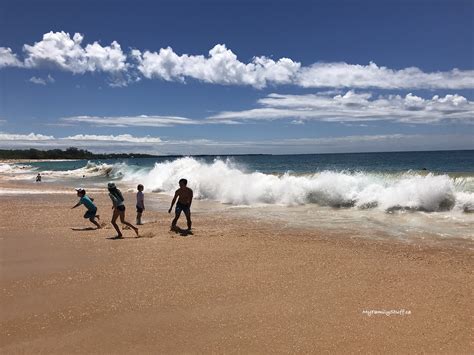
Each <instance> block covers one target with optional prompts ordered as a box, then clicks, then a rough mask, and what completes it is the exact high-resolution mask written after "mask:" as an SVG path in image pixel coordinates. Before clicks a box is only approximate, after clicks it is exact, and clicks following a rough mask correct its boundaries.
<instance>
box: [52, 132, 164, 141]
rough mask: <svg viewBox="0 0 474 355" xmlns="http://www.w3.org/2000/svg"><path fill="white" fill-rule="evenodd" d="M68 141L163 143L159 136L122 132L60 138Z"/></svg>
mask: <svg viewBox="0 0 474 355" xmlns="http://www.w3.org/2000/svg"><path fill="white" fill-rule="evenodd" d="M60 139H61V140H66V141H79V142H97V141H99V142H117V143H120V142H127V143H161V142H162V140H161V139H160V138H159V137H150V136H146V137H134V136H132V135H130V134H120V135H117V136H113V135H95V134H77V135H75V136H69V137H65V138H60Z"/></svg>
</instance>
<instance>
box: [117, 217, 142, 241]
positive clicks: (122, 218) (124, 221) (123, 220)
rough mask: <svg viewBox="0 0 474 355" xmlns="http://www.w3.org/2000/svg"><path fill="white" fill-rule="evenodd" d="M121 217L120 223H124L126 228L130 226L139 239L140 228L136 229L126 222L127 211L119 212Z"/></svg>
mask: <svg viewBox="0 0 474 355" xmlns="http://www.w3.org/2000/svg"><path fill="white" fill-rule="evenodd" d="M119 213H120V214H119V215H120V222H122V224H125V225H126V226H129V227H130V228H132V229H133V230H134V231H135V234H136V235H137V237H138V228H137V227H135V226H134V225H133V224H131V223H128V222H127V221H126V220H125V211H119Z"/></svg>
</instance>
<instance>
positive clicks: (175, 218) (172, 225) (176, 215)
mask: <svg viewBox="0 0 474 355" xmlns="http://www.w3.org/2000/svg"><path fill="white" fill-rule="evenodd" d="M180 215H181V210H177V211H176V213H175V215H174V219H173V221H172V222H171V229H174V228H176V223H178V219H179V216H180Z"/></svg>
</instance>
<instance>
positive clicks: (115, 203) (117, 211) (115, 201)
mask: <svg viewBox="0 0 474 355" xmlns="http://www.w3.org/2000/svg"><path fill="white" fill-rule="evenodd" d="M107 187H108V189H109V197H110V199H111V200H112V209H113V210H114V212H113V214H112V221H111V223H112V225H113V226H114V228H115V230H116V231H117V236H116V237H114V239H121V238H123V235H122V232H121V231H120V228H119V226H118V225H117V223H116V221H117V218H119V217H120V222H122V224H125V225H126V226H129V227H130V228H132V229H133V230H134V231H135V234H136V235H137V238H138V237H139V235H138V228H137V227H135V226H134V225H133V224H131V223H129V222H127V221H126V220H125V205H124V203H123V202H124V200H125V199H124V198H123V195H122V192H121V191H120V190H119V189H118V188H117V186H115V184H114V183H113V182H109V183H108V185H107Z"/></svg>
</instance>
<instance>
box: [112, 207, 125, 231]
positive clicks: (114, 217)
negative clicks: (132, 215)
mask: <svg viewBox="0 0 474 355" xmlns="http://www.w3.org/2000/svg"><path fill="white" fill-rule="evenodd" d="M119 213H120V211H119V210H117V209H116V208H114V213H113V215H112V221H111V223H112V225H113V226H114V228H115V230H116V231H117V238H122V232H120V228H119V226H118V225H117V223H116V221H117V218H118V216H119Z"/></svg>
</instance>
